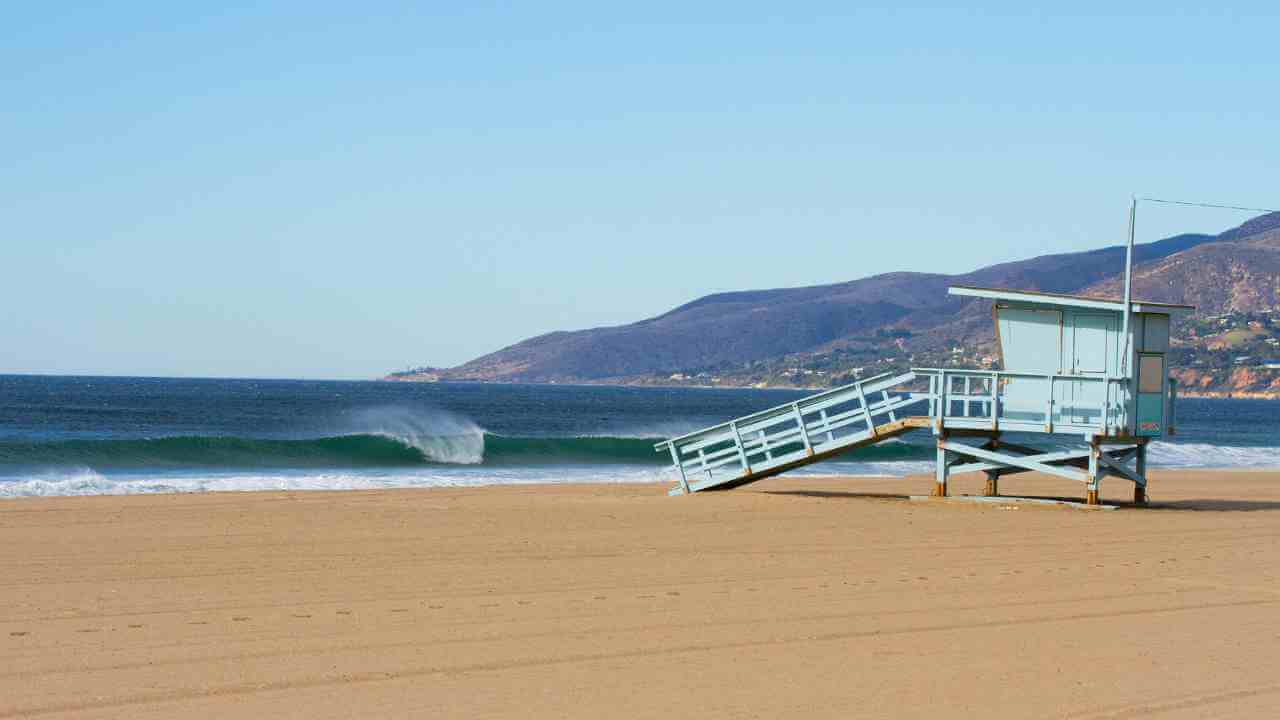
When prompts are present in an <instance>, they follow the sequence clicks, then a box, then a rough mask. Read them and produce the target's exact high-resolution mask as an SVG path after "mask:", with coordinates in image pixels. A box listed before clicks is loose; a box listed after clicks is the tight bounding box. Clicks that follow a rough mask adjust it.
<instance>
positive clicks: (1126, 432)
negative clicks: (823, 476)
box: [655, 201, 1194, 505]
mask: <svg viewBox="0 0 1280 720" xmlns="http://www.w3.org/2000/svg"><path fill="white" fill-rule="evenodd" d="M1135 203H1136V201H1135ZM1135 207H1136V204H1135ZM1132 212H1133V210H1132V209H1131V213H1132ZM1132 220H1133V216H1132V215H1131V216H1130V237H1129V245H1128V252H1127V253H1126V258H1125V281H1124V297H1123V298H1119V299H1112V298H1098V297H1083V296H1075V295H1057V294H1050V293H1041V292H1033V291H1026V290H1006V289H996V288H974V287H963V286H957V287H952V288H950V290H949V292H950V293H951V294H953V295H960V296H966V297H977V298H987V299H989V300H991V301H992V304H993V308H992V312H993V318H994V321H995V331H996V337H997V344H998V346H999V351H1000V362H999V365H1000V368H999V369H996V370H990V369H969V368H912V369H911V370H910V371H909V372H905V373H901V374H897V375H893V374H886V375H879V376H876V377H872V378H867V379H865V380H861V381H859V382H856V383H853V384H851V385H846V386H844V387H840V388H835V389H833V390H828V391H826V392H822V393H818V394H817V395H812V396H809V397H806V398H803V399H801V400H798V401H796V402H793V403H789V404H786V405H780V406H778V407H774V408H770V409H768V410H763V411H761V412H758V413H753V414H751V415H748V416H745V417H741V418H736V419H734V420H730V421H728V422H726V423H721V424H719V425H715V426H712V427H709V428H705V429H703V430H699V431H697V432H693V433H689V434H687V435H682V436H680V437H676V438H672V439H670V440H666V441H664V442H661V443H658V444H657V445H656V446H655V449H656V450H658V451H659V452H667V453H670V455H671V459H672V464H673V467H674V469H675V470H676V472H677V475H678V484H677V486H676V487H675V488H673V489H672V490H671V494H676V495H678V494H685V493H690V492H697V491H701V490H710V489H723V488H731V487H736V486H739V485H743V484H746V483H749V482H754V481H755V480H759V479H762V478H766V477H770V476H773V475H778V474H780V473H783V472H785V471H787V470H790V469H792V468H795V467H799V466H801V465H807V464H809V463H813V462H817V461H819V460H823V459H826V458H830V457H833V456H835V455H838V454H840V453H844V452H847V451H849V450H852V449H855V448H858V447H863V446H866V445H870V444H874V443H878V442H881V441H883V440H886V439H888V438H891V437H896V436H898V435H902V434H904V433H907V432H911V431H914V430H923V429H929V430H932V432H933V434H934V435H935V437H936V445H937V465H936V469H935V487H934V491H933V494H934V495H935V496H943V497H945V496H946V495H947V494H948V482H949V479H950V477H951V475H953V474H955V473H963V472H983V473H985V474H986V476H987V483H986V494H987V495H991V496H995V495H998V494H999V480H1000V478H1001V477H1003V476H1005V475H1011V474H1015V473H1021V472H1027V471H1037V472H1041V473H1046V474H1048V475H1053V476H1056V477H1061V478H1066V479H1070V480H1076V481H1079V482H1081V483H1083V484H1084V485H1085V502H1086V503H1088V504H1090V505H1096V504H1098V503H1099V484H1100V483H1101V481H1102V480H1103V479H1104V478H1106V477H1118V478H1122V479H1125V480H1128V481H1131V482H1132V483H1133V486H1134V490H1133V499H1134V501H1135V502H1136V503H1145V502H1146V497H1147V444H1148V443H1149V442H1150V441H1151V440H1152V439H1153V438H1157V437H1161V436H1163V435H1167V434H1172V433H1173V431H1174V422H1175V417H1174V401H1175V398H1176V385H1175V383H1174V381H1173V380H1172V378H1170V377H1169V373H1168V371H1169V368H1168V362H1167V357H1168V351H1169V331H1170V322H1171V320H1172V319H1173V318H1174V317H1175V316H1177V315H1181V314H1184V313H1189V312H1191V311H1192V310H1193V309H1194V308H1192V307H1190V306H1186V305H1169V304H1164V303H1153V302H1145V301H1138V302H1134V301H1133V300H1132V299H1131V278H1132V265H1133V233H1132ZM926 382H927V389H925V388H924V385H925V384H926ZM926 407H927V413H921V412H920V411H921V410H924V409H925V408H926ZM1007 433H1018V434H1020V435H1022V437H1020V438H1016V440H1017V442H1012V441H1010V440H1009V438H1007V437H1005V435H1006V434H1007ZM1035 435H1039V436H1055V437H1054V439H1053V441H1052V444H1053V445H1054V447H1048V448H1035V447H1033V444H1034V443H1035V442H1036V438H1035V437H1034V436H1035ZM974 439H978V440H980V441H981V442H979V443H974V442H973V440H974ZM965 440H968V441H969V442H965ZM1072 445H1074V446H1072Z"/></svg>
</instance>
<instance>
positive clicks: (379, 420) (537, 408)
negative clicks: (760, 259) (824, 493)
mask: <svg viewBox="0 0 1280 720" xmlns="http://www.w3.org/2000/svg"><path fill="white" fill-rule="evenodd" d="M802 395H804V393H801V392H796V391H785V390H729V389H723V390H720V389H696V388H624V387H581V386H555V385H536V386H534V385H478V384H451V383H439V384H409V383H382V382H325V381H287V380H286V381H281V380H198V379H158V378H89V377H41V376H0V496H4V495H9V496H13V495H59V494H108V493H134V492H198V491H208V490H265V489H344V488H377V487H447V486H471V485H485V484H494V483H527V482H586V481H604V482H644V481H654V480H660V481H666V480H671V479H672V478H671V476H670V475H669V474H668V471H666V470H665V457H664V456H662V455H660V454H658V453H655V452H654V451H653V443H655V442H657V441H658V440H660V439H662V438H665V437H669V436H671V435H675V434H680V433H683V432H688V431H690V430H693V429H696V428H699V427H703V426H705V425H709V424H713V423H717V422H720V421H723V420H725V419H728V418H731V417H736V416H739V415H744V414H747V413H750V412H753V411H755V410H760V409H763V408H765V407H770V406H773V405H777V404H780V403H784V402H788V401H790V400H792V399H794V398H797V397H801V396H802ZM1178 414H1179V429H1180V434H1179V435H1178V436H1177V437H1176V438H1172V439H1170V441H1162V442H1159V443H1156V444H1155V446H1154V447H1153V451H1152V461H1153V464H1155V465H1157V466H1160V465H1163V466H1178V467H1204V466H1209V467H1220V466H1228V467H1272V466H1280V402H1273V401H1261V400H1194V399H1183V400H1180V401H1179V405H1178ZM1037 439H1038V440H1040V441H1043V440H1044V438H1043V437H1040V438H1037ZM932 459H933V450H932V438H931V437H930V436H929V435H928V434H927V433H923V432H922V433H919V434H918V435H917V436H914V437H913V436H907V437H906V439H905V440H903V441H890V442H888V443H884V444H881V445H879V446H874V447H870V448H864V449H862V450H859V451H855V452H853V453H849V454H847V455H845V456H842V457H841V458H838V459H836V460H833V461H829V462H826V463H821V464H818V465H815V466H812V467H811V468H808V469H805V470H803V471H800V472H798V473H797V474H842V475H886V474H887V475H902V474H907V473H917V472H927V471H929V470H930V468H931V466H932Z"/></svg>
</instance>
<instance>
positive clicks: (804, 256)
mask: <svg viewBox="0 0 1280 720" xmlns="http://www.w3.org/2000/svg"><path fill="white" fill-rule="evenodd" d="M206 5H208V6H210V8H212V6H213V5H218V4H206ZM457 5H460V6H462V7H461V9H459V8H452V7H449V6H447V5H445V4H438V5H437V4H432V3H405V4H394V3H361V4H350V3H333V4H329V3H323V2H312V3H271V4H267V5H266V6H260V5H257V4H254V5H248V4H246V5H244V6H237V5H235V4H231V3H228V4H226V5H225V6H220V7H217V8H214V9H209V8H205V9H200V8H199V7H198V5H196V4H189V3H113V4H110V7H106V6H103V7H82V6H77V5H65V6H59V4H57V3H48V4H39V3H28V4H27V5H26V6H23V7H18V8H14V9H9V10H8V11H7V12H6V22H5V23H4V28H3V29H0V34H2V36H3V42H0V88H3V91H4V96H5V98H6V100H5V110H4V112H2V113H0V161H3V167H4V171H3V172H0V197H2V198H3V201H2V202H3V216H4V218H5V223H4V229H3V233H4V235H3V237H4V240H3V246H2V248H0V267H2V268H3V275H2V279H0V372H39V373H86V374H154V375H200V376H255V377H333V378H339V377H343V378H360V377H372V376H376V375H379V374H382V373H383V372H385V371H388V370H393V369H397V368H401V367H404V366H407V365H410V364H414V365H417V364H433V365H453V364H456V363H459V362H462V361H465V360H468V359H470V358H472V357H475V356H477V355H480V354H482V353H485V352H489V351H492V350H495V349H498V348H500V347H502V346H504V345H507V344H510V343H513V342H516V341H518V340H520V339H523V338H525V337H528V336H531V335H535V334H539V333H543V332H548V331H551V330H560V329H575V328H583V327H593V326H599V325H610V324H618V323H625V322H631V321H634V320H639V319H641V318H644V317H649V316H652V315H655V314H658V313H660V312H662V311H665V310H667V309H669V308H671V307H673V306H675V305H677V304H680V303H683V302H686V301H689V300H692V299H694V298H695V297H698V296H701V295H704V294H707V293H710V292H717V291H724V290H735V289H748V288H761V287H780V286H797V285H809V284H815V283H826V282H839V281H844V280H849V279H854V278H858V277H864V276H867V275H872V274H876V273H880V272H887V271H892V270H918V271H934V272H961V271H966V270H971V269H973V268H976V267H980V266H982V265H986V264H990V263H993V262H999V261H1003V260H1012V259H1018V258H1024V257H1030V256H1034V255H1039V254H1044V253H1048V252H1063V251H1070V250H1076V249H1084V248H1090V247H1097V246H1101V245H1106V244H1116V243H1119V242H1121V241H1122V240H1123V238H1124V232H1125V225H1124V223H1125V213H1126V211H1127V203H1128V198H1129V196H1130V195H1131V194H1132V193H1139V194H1145V195H1152V196H1157V197H1172V198H1178V199H1194V200H1210V201H1227V202H1233V203H1240V204H1246V205H1257V206H1262V207H1274V206H1276V205H1277V204H1280V198H1277V197H1276V191H1275V188H1276V180H1275V169H1276V168H1277V167H1280V142H1277V135H1276V128H1277V125H1276V122H1277V117H1280V95H1278V94H1277V93H1276V92H1275V82H1276V81H1275V79H1276V77H1280V67H1278V65H1280V56H1278V55H1277V54H1276V53H1275V51H1274V46H1275V37H1274V30H1275V28H1276V27H1277V24H1276V23H1277V20H1278V19H1280V13H1278V10H1277V6H1276V5H1275V4H1274V3H1266V4H1264V3H1257V4H1253V5H1250V4H1237V5H1235V6H1234V7H1231V8H1225V7H1212V8H1209V7H1191V6H1187V7H1175V6H1173V5H1171V4H1169V3H1160V4H1145V3H1130V4H1126V6H1125V8H1124V14H1116V11H1115V9H1114V8H1113V7H1112V6H1113V5H1114V4H1113V3H1106V4H1102V3H1098V4H1091V3H1073V4H1072V6H1071V10H1070V11H1069V13H1066V14H1059V13H1057V12H1047V11H1042V10H1038V9H1036V8H1033V7H1028V6H1027V4H1026V3H1018V4H1009V5H989V6H984V7H973V8H968V9H955V8H946V7H935V8H930V7H913V8H898V7H867V6H855V5H852V4H849V3H807V4H780V3H768V4H765V3H743V2H735V3H719V2H705V3H678V4H675V3H672V4H667V3H660V2H655V3H644V4H635V7H622V6H619V7H613V5H620V4H610V3H580V4H577V3H549V2H543V3H526V4H517V5H506V4H502V5H496V4H495V5H489V4H484V3H459V4H457ZM1243 219H1245V216H1241V215H1240V214H1238V213H1224V212H1218V211H1194V210H1185V209H1174V208H1167V207H1160V206H1147V207H1144V208H1143V209H1142V211H1141V214H1140V217H1139V231H1140V232H1139V240H1140V241H1145V240H1154V239H1157V238H1159V237H1163V236H1165V235H1169V234H1173V233H1175V232H1181V231H1218V230H1221V229H1224V228H1226V227H1228V226H1230V225H1234V224H1236V223H1238V222H1240V221H1241V220H1243Z"/></svg>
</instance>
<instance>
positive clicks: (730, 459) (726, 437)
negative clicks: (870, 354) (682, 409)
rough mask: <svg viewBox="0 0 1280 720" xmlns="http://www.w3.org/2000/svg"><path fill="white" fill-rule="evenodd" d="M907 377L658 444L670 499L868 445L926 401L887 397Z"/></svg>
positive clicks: (875, 380) (866, 383) (879, 380)
mask: <svg viewBox="0 0 1280 720" xmlns="http://www.w3.org/2000/svg"><path fill="white" fill-rule="evenodd" d="M915 379H916V375H915V373H913V372H907V373H902V374H897V375H895V374H893V373H885V374H883V375H877V376H875V377H870V378H867V379H865V380H860V381H858V382H855V383H853V384H851V385H845V386H843V387H838V388H834V389H832V390H827V391H824V392H820V393H818V394H816V395H810V396H809V397H805V398H801V399H800V400H796V401H795V402H791V403H787V404H785V405H779V406H777V407H772V408H769V409H768V410H761V411H760V412H756V413H752V414H750V415H746V416H743V417H740V418H735V419H733V420H730V421H728V422H724V423H720V424H719V425H713V426H711V427H709V428H704V429H702V430H698V431H696V432H692V433H688V434H687V435H681V436H680V437H676V438H672V439H670V440H665V441H663V442H660V443H658V444H657V445H655V446H654V450H656V451H658V452H667V453H670V454H671V460H672V464H673V466H674V468H675V470H676V472H677V475H678V480H679V486H678V487H677V488H675V489H674V490H672V493H673V494H683V493H689V492H697V491H699V490H706V489H709V488H713V487H717V486H730V487H731V486H733V485H736V484H740V483H742V482H746V481H750V480H751V479H753V478H758V477H765V476H768V475H770V474H776V473H777V472H779V471H780V469H785V468H789V467H794V466H797V465H802V464H804V463H805V462H807V461H809V460H810V459H815V458H816V457H817V456H824V457H825V456H828V455H831V454H834V453H837V452H840V451H841V450H843V449H848V448H850V447H853V446H855V445H858V444H865V443H867V442H868V441H872V442H874V439H875V438H876V437H877V432H878V431H877V428H878V427H881V426H884V425H885V424H886V423H888V424H892V423H894V422H897V421H898V420H899V419H900V418H902V417H903V411H904V410H905V409H906V408H908V407H910V406H912V405H916V404H917V403H921V404H923V403H925V402H926V401H928V400H930V399H931V398H932V393H917V392H902V391H901V390H899V391H898V392H897V393H891V392H890V389H892V388H895V387H898V386H900V385H904V384H906V383H909V382H911V381H913V380H915Z"/></svg>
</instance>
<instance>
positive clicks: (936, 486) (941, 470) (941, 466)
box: [933, 433, 951, 497]
mask: <svg viewBox="0 0 1280 720" xmlns="http://www.w3.org/2000/svg"><path fill="white" fill-rule="evenodd" d="M946 442H947V435H946V433H943V434H941V435H939V436H938V460H937V463H935V465H934V470H933V496H934V497H946V496H947V480H948V479H949V478H950V475H951V451H949V450H947V448H946V446H945V443H946Z"/></svg>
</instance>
